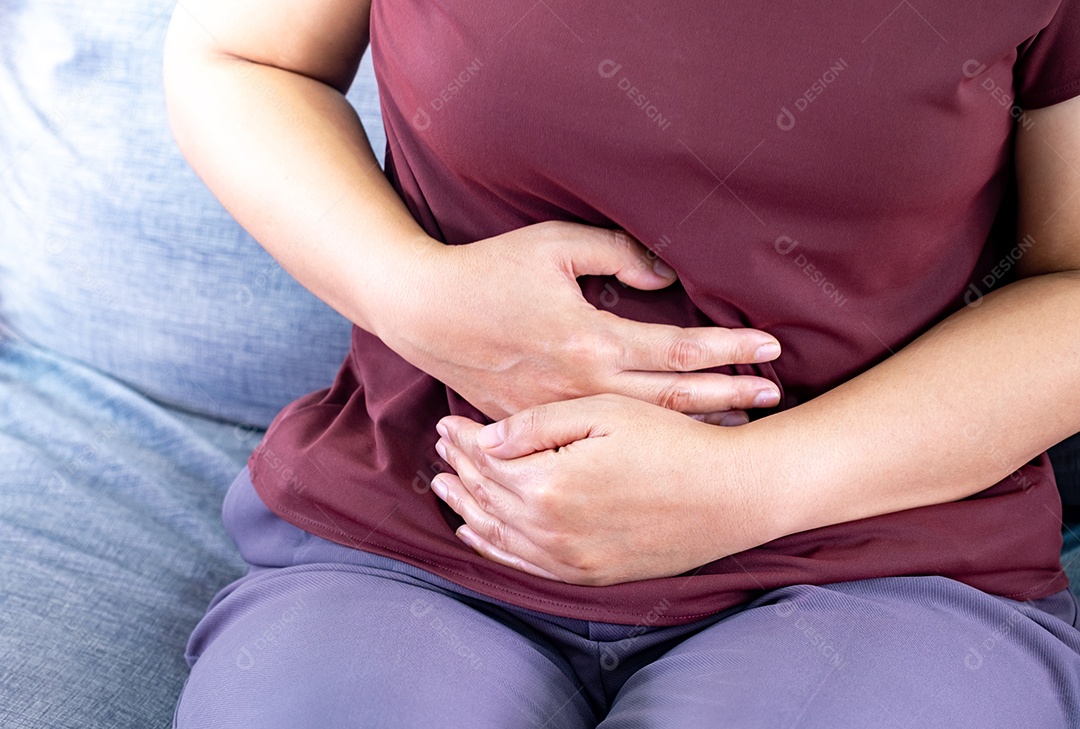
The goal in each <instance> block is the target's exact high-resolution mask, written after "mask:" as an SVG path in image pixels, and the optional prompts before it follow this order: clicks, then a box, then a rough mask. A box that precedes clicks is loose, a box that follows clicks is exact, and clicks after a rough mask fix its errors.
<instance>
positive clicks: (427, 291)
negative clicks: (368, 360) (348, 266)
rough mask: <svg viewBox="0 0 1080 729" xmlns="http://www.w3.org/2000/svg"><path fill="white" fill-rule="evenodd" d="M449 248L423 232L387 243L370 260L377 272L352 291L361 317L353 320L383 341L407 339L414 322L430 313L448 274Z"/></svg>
mask: <svg viewBox="0 0 1080 729" xmlns="http://www.w3.org/2000/svg"><path fill="white" fill-rule="evenodd" d="M452 248H453V246H448V245H446V244H444V243H442V242H440V241H438V240H436V239H434V238H432V237H430V236H428V235H426V234H421V235H415V236H412V237H409V238H406V239H403V240H401V241H399V242H396V243H394V244H393V245H390V246H387V249H386V255H385V256H383V257H382V258H381V259H380V260H379V261H377V262H374V264H375V265H376V266H377V268H378V273H377V275H375V276H371V277H369V278H368V279H367V280H365V281H364V282H363V284H364V285H363V286H362V287H358V289H357V291H356V295H355V299H356V302H357V308H358V309H359V310H361V311H362V312H363V313H362V317H363V321H362V322H361V321H357V319H353V321H354V322H355V323H356V324H357V325H358V326H360V327H361V328H363V329H366V330H367V331H369V332H371V333H372V334H374V335H375V336H376V337H378V338H379V339H381V340H383V341H384V342H386V343H387V344H390V343H391V342H393V341H396V340H401V339H405V340H408V339H410V332H411V330H412V328H413V325H414V323H415V322H416V321H418V320H423V319H430V317H431V316H432V314H433V311H434V309H433V304H432V302H435V301H437V299H438V291H439V290H440V288H442V287H445V285H446V281H447V279H448V278H449V276H448V271H447V265H446V263H447V262H446V260H445V259H446V258H447V257H448V254H449V253H450V251H451V249H452ZM418 318H419V319H418Z"/></svg>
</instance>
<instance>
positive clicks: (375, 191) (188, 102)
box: [165, 11, 439, 331]
mask: <svg viewBox="0 0 1080 729" xmlns="http://www.w3.org/2000/svg"><path fill="white" fill-rule="evenodd" d="M165 82H166V94H167V101H168V104H169V119H170V123H171V125H172V128H173V132H174V135H175V136H176V140H177V143H178V144H179V146H180V148H181V150H182V151H183V153H184V155H185V156H186V157H187V159H188V161H189V162H190V163H191V165H192V167H193V168H194V169H195V170H196V172H198V174H199V175H200V176H201V177H202V178H203V180H205V182H206V183H207V185H208V186H209V187H210V189H211V190H212V191H213V192H214V194H215V195H217V197H218V198H219V199H220V200H221V201H222V203H223V204H224V205H225V207H226V208H227V209H228V210H229V212H230V213H232V215H233V216H234V217H235V218H236V219H237V220H238V221H239V222H240V224H241V225H243V226H244V228H246V229H247V230H248V231H249V232H250V233H251V234H252V235H253V236H254V237H255V238H256V239H257V240H258V241H259V242H260V243H261V244H262V245H263V246H264V247H265V248H266V249H267V250H268V251H269V252H270V253H271V255H273V256H274V257H275V258H276V259H277V260H278V261H279V262H280V263H281V265H282V266H283V267H284V268H285V269H286V270H287V271H288V272H289V273H290V274H292V275H293V276H294V277H295V278H296V279H297V280H299V281H300V282H301V283H302V284H303V285H304V286H306V287H307V288H308V289H309V290H311V291H312V292H313V293H315V294H316V295H317V296H319V297H320V298H321V299H323V300H324V301H326V302H327V303H329V304H330V305H331V306H333V307H334V308H335V309H337V311H339V312H340V313H341V314H343V315H344V316H345V317H347V318H348V319H350V320H351V321H352V322H354V323H356V324H357V325H359V326H361V327H363V328H365V329H367V330H369V331H377V329H378V322H377V321H375V320H374V319H373V316H374V315H375V314H376V313H377V312H378V311H380V310H381V309H385V308H387V307H386V304H385V302H386V301H388V300H392V298H393V296H394V294H393V292H391V291H389V290H388V287H393V286H399V285H401V282H402V281H405V280H407V278H408V277H407V273H406V272H407V271H408V269H409V267H410V266H411V265H412V264H413V263H414V261H415V260H416V258H417V257H418V256H421V255H422V254H423V253H424V252H425V251H426V250H429V249H430V247H431V246H435V245H439V244H438V243H437V242H436V241H434V240H433V239H431V238H430V237H429V236H427V235H426V234H425V233H424V231H423V229H422V228H421V227H420V226H419V225H418V224H417V223H416V222H415V221H414V220H413V218H412V216H411V215H410V213H409V212H408V210H407V209H406V207H405V205H404V204H403V203H402V201H401V199H400V198H399V196H398V195H397V193H396V192H395V191H394V189H393V188H392V187H391V185H390V184H389V182H388V180H387V179H386V177H385V175H384V174H383V173H382V170H381V169H380V167H379V165H378V162H377V160H376V158H375V155H374V153H373V152H372V150H371V146H370V144H369V142H368V139H367V136H366V134H365V132H364V129H363V127H362V125H361V123H360V120H359V118H358V117H357V115H356V113H355V112H354V110H353V109H352V107H351V106H350V104H349V103H348V101H346V99H345V98H344V96H343V95H342V91H341V90H340V89H337V88H334V87H333V86H332V85H330V84H329V83H325V82H324V81H322V80H316V79H314V78H310V77H308V76H305V75H303V74H300V73H296V72H293V71H289V70H283V69H282V68H277V67H274V66H272V65H266V64H262V63H257V62H253V61H251V60H246V59H244V58H240V57H237V56H235V55H231V54H228V53H223V52H221V50H220V48H215V47H214V42H213V40H212V38H211V36H209V35H208V34H207V32H206V30H205V29H204V28H202V27H200V24H199V23H198V22H195V21H193V20H192V19H191V18H189V17H188V16H187V15H186V14H185V13H183V12H181V11H178V12H177V15H176V17H175V18H174V21H173V25H172V27H171V28H170V34H169V39H168V43H167V48H166V55H165ZM347 83H348V80H346V81H345V82H344V84H343V85H344V86H347Z"/></svg>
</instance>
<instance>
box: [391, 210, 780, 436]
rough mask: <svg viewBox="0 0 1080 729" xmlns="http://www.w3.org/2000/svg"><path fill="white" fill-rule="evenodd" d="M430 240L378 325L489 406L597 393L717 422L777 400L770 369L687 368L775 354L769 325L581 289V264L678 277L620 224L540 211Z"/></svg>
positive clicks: (664, 279) (422, 363) (732, 420)
mask: <svg viewBox="0 0 1080 729" xmlns="http://www.w3.org/2000/svg"><path fill="white" fill-rule="evenodd" d="M427 251H428V253H427V254H426V255H424V256H422V257H421V258H419V259H417V263H416V265H415V266H414V267H413V269H412V270H411V271H409V273H408V275H407V276H404V277H402V279H400V280H399V282H398V283H399V286H397V287H396V294H395V296H394V298H395V301H394V302H393V305H392V306H389V307H387V308H385V309H383V311H382V312H381V314H382V315H381V316H379V317H378V319H380V320H381V324H382V326H379V327H377V331H376V332H375V334H376V335H377V336H379V338H380V339H382V340H383V342H385V343H386V344H387V345H388V346H389V347H390V348H391V349H393V350H394V351H395V352H397V353H398V354H399V355H401V356H402V357H403V358H404V359H406V360H407V361H409V362H410V363H411V364H413V365H414V366H416V367H418V368H419V369H421V370H423V371H424V372H426V373H428V374H430V375H431V376H433V377H435V378H437V379H438V380H440V381H442V382H444V383H446V384H447V385H448V386H449V387H450V388H451V389H453V390H454V391H455V392H457V393H458V394H460V395H461V396H462V397H464V398H465V399H466V400H467V401H469V402H470V403H471V404H472V405H473V406H475V407H476V408H477V409H479V410H480V411H481V412H483V413H484V414H485V415H487V416H488V417H489V418H492V419H493V420H499V419H502V418H504V417H507V416H508V415H511V414H513V413H515V412H517V411H519V410H522V409H524V408H527V407H530V406H533V405H540V404H544V403H548V402H554V401H560V400H570V399H573V398H577V397H584V396H586V395H596V394H600V393H617V394H621V395H626V396H629V397H633V398H637V399H639V400H644V401H646V402H650V403H653V404H656V405H660V406H663V407H667V408H670V409H672V410H678V411H681V412H684V413H687V414H692V415H698V416H703V417H702V418H701V419H704V420H706V421H708V422H714V423H717V424H738V423H739V422H745V420H746V417H745V415H744V414H742V413H739V412H738V411H741V410H743V409H746V408H751V407H770V406H773V405H776V404H777V403H778V402H779V397H780V395H779V391H778V389H777V387H776V385H774V384H773V383H772V382H770V381H769V380H767V379H764V378H761V377H751V376H729V375H723V374H717V373H703V372H694V371H695V370H701V369H706V368H710V367H717V366H723V365H730V364H749V363H755V362H767V361H770V360H773V359H775V358H776V357H777V356H778V355H779V353H780V348H779V344H778V343H777V341H776V339H774V338H773V337H772V336H770V335H768V334H766V333H764V332H761V331H758V330H756V329H724V328H721V327H695V328H680V327H676V326H668V325H662V324H646V323H642V322H636V321H632V320H629V319H623V318H621V317H618V316H616V315H614V314H612V313H611V312H608V311H602V310H599V309H597V308H595V307H594V306H593V305H592V304H590V303H589V302H588V301H586V300H585V297H584V296H583V295H582V293H581V288H580V287H579V285H578V283H577V277H578V276H584V275H614V276H616V277H618V279H619V280H620V281H622V282H623V283H625V284H627V285H629V286H633V287H635V288H638V289H643V290H654V289H661V288H664V287H665V286H669V285H671V284H672V283H674V281H675V278H676V277H675V274H674V272H673V271H670V269H669V268H668V267H667V266H666V265H664V264H662V263H660V264H657V263H656V261H658V260H659V259H655V258H654V259H652V261H650V260H649V258H648V257H647V249H646V248H645V247H644V246H642V245H641V244H640V243H638V242H637V241H635V240H634V239H633V238H631V237H630V236H629V235H628V234H626V233H624V232H622V231H614V230H610V229H604V228H597V227H593V226H588V225H582V224H578V223H571V222H563V221H549V222H544V223H538V224H535V225H530V226H527V227H524V228H520V229H518V230H514V231H511V232H509V233H504V234H502V235H499V236H495V237H493V238H488V239H485V240H481V241H478V242H476V243H472V244H469V245H457V246H430V247H427ZM770 347H771V351H770Z"/></svg>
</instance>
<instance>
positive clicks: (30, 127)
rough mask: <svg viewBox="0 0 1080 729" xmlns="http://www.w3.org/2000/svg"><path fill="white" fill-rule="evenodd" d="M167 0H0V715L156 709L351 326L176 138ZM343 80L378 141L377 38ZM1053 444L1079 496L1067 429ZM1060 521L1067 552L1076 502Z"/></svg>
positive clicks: (180, 674) (76, 717) (150, 715)
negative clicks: (243, 486)
mask: <svg viewBox="0 0 1080 729" xmlns="http://www.w3.org/2000/svg"><path fill="white" fill-rule="evenodd" d="M172 8H173V4H172V3H168V2H164V1H163V0H145V1H143V2H135V0H104V1H103V2H102V3H97V4H92V5H85V4H76V3H73V2H65V1H64V0H11V1H10V2H6V3H0V549H2V555H3V556H2V559H0V726H3V727H9V728H14V729H29V728H34V729H38V728H42V729H43V728H45V727H48V728H49V729H59V728H63V727H80V728H81V729H85V728H86V727H110V728H114V727H140V728H145V727H165V726H168V725H169V724H170V722H171V717H172V712H173V707H174V703H175V700H176V698H177V696H178V695H179V693H180V690H181V687H182V685H183V682H184V679H185V676H186V675H187V668H186V665H185V663H184V658H183V655H184V644H185V641H186V640H187V636H188V634H189V633H190V631H191V630H192V628H193V627H194V625H195V623H196V621H198V619H199V618H200V617H201V616H202V614H203V611H204V610H205V608H206V606H207V604H208V602H209V601H210V599H211V597H212V596H213V594H214V593H215V592H216V591H217V590H218V589H219V588H221V587H222V586H224V585H225V584H227V583H228V582H230V581H232V580H234V579H235V578H237V577H239V576H240V575H241V574H242V573H243V570H244V564H243V562H242V561H241V560H240V558H239V555H238V554H237V553H236V550H235V548H234V547H233V545H232V543H231V542H230V540H229V539H228V537H227V536H226V535H225V533H224V530H223V527H222V525H221V519H220V508H221V500H222V497H223V495H224V491H225V489H226V488H227V487H228V485H229V483H230V482H231V481H232V479H233V478H234V477H235V475H236V474H237V473H238V472H239V471H240V470H241V468H242V467H243V465H244V463H245V461H246V458H247V456H248V454H249V453H250V452H251V450H252V449H253V448H254V447H255V445H256V444H257V443H258V441H259V439H260V438H261V436H262V434H263V432H264V429H265V428H266V426H267V425H268V424H269V422H270V420H271V419H272V418H273V416H274V415H275V414H276V413H277V411H278V410H279V409H280V408H281V407H283V406H284V405H285V404H287V403H288V402H290V401H292V400H293V399H295V398H297V397H299V396H300V395H303V394H305V393H308V392H311V391H314V390H317V389H320V388H322V387H325V386H327V385H329V384H330V382H331V381H332V379H333V377H334V375H335V374H336V372H337V370H338V367H339V365H340V363H341V361H342V360H343V358H344V355H345V352H346V349H347V347H348V346H349V323H348V322H347V321H345V320H344V319H343V318H342V317H340V316H339V315H338V314H336V313H335V312H333V311H332V310H330V309H329V308H328V307H327V306H326V305H324V304H323V303H322V302H320V301H318V300H317V299H315V298H314V297H313V296H312V295H311V294H309V293H308V292H307V291H305V290H304V289H303V288H302V287H300V286H299V285H298V284H297V283H296V282H295V281H294V280H293V279H292V278H291V277H290V276H289V275H288V274H287V273H285V272H284V271H283V270H282V269H281V268H280V266H278V265H277V264H276V263H275V261H274V260H273V259H272V258H270V257H269V256H268V255H267V254H266V253H265V251H263V249H262V248H260V247H259V245H258V244H257V243H256V242H255V241H254V240H253V239H251V237H250V236H248V235H247V234H246V233H245V232H244V231H243V230H242V229H241V228H239V226H238V225H237V224H236V223H235V222H234V221H233V220H232V219H231V218H230V216H229V215H228V214H227V213H226V212H225V211H224V210H223V209H222V208H221V206H220V205H219V204H218V203H217V201H216V200H215V199H214V198H213V196H212V195H211V194H210V193H209V192H208V191H207V190H206V188H205V187H204V186H203V185H202V183H201V182H200V180H199V179H198V178H197V177H196V176H195V175H194V173H193V172H192V171H191V170H190V169H189V168H188V167H187V165H186V164H185V162H184V160H183V159H182V158H181V156H180V154H179V152H178V151H177V149H176V146H175V144H174V142H173V140H172V137H171V134H170V132H169V129H168V126H167V123H166V116H165V105H164V100H163V97H162V88H161V60H160V59H161V48H162V41H163V37H164V33H165V29H166V25H167V23H168V18H169V15H170V13H171V11H172ZM349 98H350V101H351V102H352V103H353V105H354V106H355V107H356V109H357V110H358V113H359V114H360V116H361V118H362V120H363V122H364V125H365V128H366V129H367V132H368V135H369V137H370V139H371V142H372V146H373V148H374V149H375V151H376V154H377V155H378V156H379V157H380V159H381V158H382V151H383V149H384V147H385V137H384V136H383V134H382V129H381V115H380V113H379V107H378V98H377V91H376V87H375V82H374V77H373V75H372V70H371V66H370V59H369V58H365V60H364V63H363V65H362V67H361V72H360V75H359V77H358V79H357V81H356V83H355V84H354V86H353V89H352V90H351V91H350V94H349ZM1052 457H1053V459H1054V462H1055V466H1057V467H1058V468H1059V471H1060V481H1061V487H1062V491H1063V494H1064V496H1065V498H1066V500H1067V501H1068V502H1069V503H1070V504H1072V505H1080V494H1078V493H1077V492H1080V486H1078V484H1080V442H1077V441H1076V439H1073V440H1070V441H1067V442H1066V443H1064V444H1062V445H1060V446H1059V447H1058V448H1056V449H1055V450H1054V452H1053V456H1052ZM1063 533H1064V534H1065V537H1066V539H1065V545H1064V555H1063V559H1064V561H1065V564H1066V565H1068V568H1069V569H1070V570H1074V569H1075V568H1077V567H1080V560H1076V559H1075V557H1076V556H1077V555H1080V536H1078V535H1077V534H1078V533H1080V523H1077V519H1076V512H1073V511H1070V512H1069V518H1068V519H1067V523H1066V524H1065V525H1063ZM1076 576H1077V578H1078V579H1074V580H1073V585H1074V586H1077V587H1080V575H1076Z"/></svg>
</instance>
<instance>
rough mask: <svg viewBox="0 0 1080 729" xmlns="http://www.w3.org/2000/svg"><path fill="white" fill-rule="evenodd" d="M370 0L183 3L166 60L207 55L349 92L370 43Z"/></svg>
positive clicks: (173, 61)
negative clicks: (272, 69) (274, 69)
mask: <svg viewBox="0 0 1080 729" xmlns="http://www.w3.org/2000/svg"><path fill="white" fill-rule="evenodd" d="M370 15H371V0H184V2H181V3H179V4H178V5H177V7H176V10H175V12H174V13H173V19H172V23H171V25H170V28H169V39H168V44H167V46H166V52H165V53H166V62H167V63H171V64H177V63H178V62H179V63H182V62H183V60H184V58H183V57H184V56H189V55H190V54H195V53H208V54H211V55H218V56H231V57H234V58H238V59H242V60H246V61H251V62H254V63H259V64H263V65H266V66H274V67H277V68H281V69H284V70H286V71H292V72H294V73H298V74H302V75H304V76H307V77H309V78H313V79H316V80H318V81H322V82H323V83H325V84H327V85H329V86H332V87H334V88H336V89H337V90H338V91H341V92H342V93H344V92H345V91H347V90H348V88H349V84H351V83H352V80H353V77H354V76H355V75H356V69H357V68H358V67H359V65H360V59H361V58H362V57H363V55H364V51H365V50H366V49H367V44H368V28H369V22H370Z"/></svg>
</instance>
